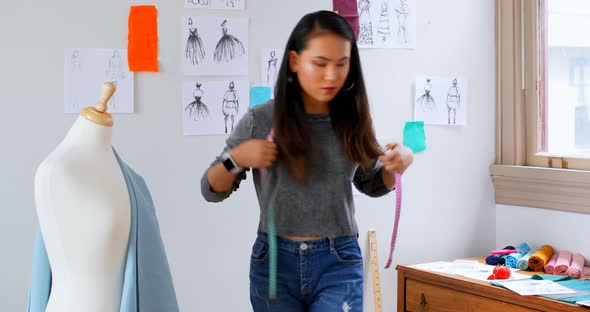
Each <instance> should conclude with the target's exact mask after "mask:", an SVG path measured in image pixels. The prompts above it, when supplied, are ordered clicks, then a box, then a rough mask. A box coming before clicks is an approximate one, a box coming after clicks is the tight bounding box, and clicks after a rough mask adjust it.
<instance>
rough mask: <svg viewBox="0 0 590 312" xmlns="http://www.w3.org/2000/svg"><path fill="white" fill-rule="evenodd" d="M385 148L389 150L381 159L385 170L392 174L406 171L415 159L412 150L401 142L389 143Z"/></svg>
mask: <svg viewBox="0 0 590 312" xmlns="http://www.w3.org/2000/svg"><path fill="white" fill-rule="evenodd" d="M385 150H386V151H388V152H386V153H385V155H381V156H379V160H380V161H381V163H382V164H383V170H384V171H385V172H387V173H388V174H390V175H391V176H394V175H395V173H397V172H399V173H404V171H406V169H408V167H409V166H410V165H411V164H412V162H413V161H414V153H413V152H412V150H411V149H409V148H407V147H405V146H403V145H401V144H397V143H392V144H387V145H386V146H385ZM385 172H384V173H385Z"/></svg>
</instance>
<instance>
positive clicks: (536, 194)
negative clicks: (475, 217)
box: [491, 0, 590, 213]
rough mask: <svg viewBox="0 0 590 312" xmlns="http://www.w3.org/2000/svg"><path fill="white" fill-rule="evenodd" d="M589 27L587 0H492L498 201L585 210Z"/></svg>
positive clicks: (588, 200)
mask: <svg viewBox="0 0 590 312" xmlns="http://www.w3.org/2000/svg"><path fill="white" fill-rule="evenodd" d="M588 29H590V1H588V0H497V6H496V39H497V40H496V47H497V80H496V84H497V85H496V87H497V114H496V119H497V122H496V164H495V165H493V166H492V168H491V171H492V176H493V181H494V187H495V191H496V202H497V203H499V204H509V205H521V206H529V207H538V208H549V209H558V210H566V211H575V212H582V213H590V171H588V170H590V36H589V35H587V34H586V32H587V31H588Z"/></svg>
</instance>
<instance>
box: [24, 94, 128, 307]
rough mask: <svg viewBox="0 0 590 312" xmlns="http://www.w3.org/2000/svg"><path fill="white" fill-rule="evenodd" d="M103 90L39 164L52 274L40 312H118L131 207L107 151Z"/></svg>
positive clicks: (39, 201) (39, 199) (39, 198)
mask: <svg viewBox="0 0 590 312" xmlns="http://www.w3.org/2000/svg"><path fill="white" fill-rule="evenodd" d="M114 91H115V86H114V85H113V84H112V83H105V84H104V85H103V92H102V96H101V98H100V101H99V103H98V104H97V105H96V107H94V108H90V107H87V108H85V109H84V110H82V112H81V114H80V116H79V117H78V119H77V120H76V121H75V123H74V125H73V126H72V128H71V129H70V130H69V132H68V133H67V135H66V137H65V138H64V140H63V141H62V142H61V143H60V144H59V145H58V146H57V148H56V149H55V150H54V151H53V152H51V153H50V154H49V156H48V157H47V158H46V159H45V160H44V161H43V162H42V163H41V164H40V165H39V167H38V169H37V172H36V175H35V204H36V209H37V216H38V219H39V225H40V229H41V233H42V235H43V239H44V242H45V246H46V249H47V256H48V259H49V263H50V265H51V270H52V279H51V292H50V296H49V301H48V303H47V308H46V312H57V311H59V312H74V311H76V312H78V311H85V312H95V311H96V312H99V311H100V312H110V311H113V312H115V311H119V307H120V305H121V294H122V289H123V279H124V271H125V261H126V257H127V246H128V242H129V235H130V219H131V216H130V215H131V212H130V211H131V208H130V206H131V204H130V201H129V193H128V189H127V185H126V182H125V177H124V176H123V173H122V172H121V167H120V166H119V164H118V162H117V159H116V157H115V155H114V153H113V150H112V147H111V134H112V125H113V122H112V117H111V115H110V114H109V113H107V112H106V104H107V102H108V100H109V99H110V97H111V96H112V95H113V92H114Z"/></svg>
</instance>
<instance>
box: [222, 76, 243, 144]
mask: <svg viewBox="0 0 590 312" xmlns="http://www.w3.org/2000/svg"><path fill="white" fill-rule="evenodd" d="M239 108H240V104H239V96H238V93H237V92H236V90H234V82H233V81H232V82H230V83H229V86H228V90H227V91H226V92H225V95H223V103H222V104H221V110H222V112H223V119H224V121H225V133H227V121H228V119H231V131H234V119H235V118H236V116H238V111H239Z"/></svg>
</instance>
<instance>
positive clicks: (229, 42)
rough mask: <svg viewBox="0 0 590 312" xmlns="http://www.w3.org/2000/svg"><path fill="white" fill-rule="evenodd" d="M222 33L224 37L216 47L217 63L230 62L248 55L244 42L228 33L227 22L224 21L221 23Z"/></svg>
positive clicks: (215, 57)
mask: <svg viewBox="0 0 590 312" xmlns="http://www.w3.org/2000/svg"><path fill="white" fill-rule="evenodd" d="M221 32H222V34H223V35H222V36H221V39H219V42H218V43H217V46H216V47H215V54H214V59H215V62H217V63H221V62H229V61H231V60H233V59H234V58H235V57H237V56H240V55H244V53H246V50H245V49H244V45H242V42H241V41H240V40H239V39H238V38H236V37H234V36H233V35H230V34H228V33H227V20H223V22H222V23H221Z"/></svg>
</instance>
